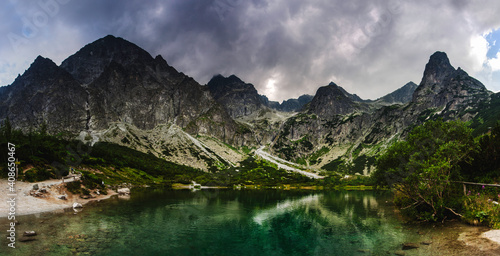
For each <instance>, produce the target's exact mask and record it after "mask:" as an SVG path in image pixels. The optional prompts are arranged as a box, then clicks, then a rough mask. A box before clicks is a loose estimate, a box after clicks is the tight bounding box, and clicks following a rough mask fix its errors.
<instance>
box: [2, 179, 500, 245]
mask: <svg viewBox="0 0 500 256" xmlns="http://www.w3.org/2000/svg"><path fill="white" fill-rule="evenodd" d="M61 183H62V182H61V180H46V181H43V182H33V183H30V182H23V181H18V182H16V184H15V188H16V192H17V196H16V197H15V198H16V213H15V216H25V215H32V214H40V213H47V212H58V211H64V210H65V209H67V208H72V207H73V203H80V204H82V205H85V204H87V203H89V202H93V201H100V200H105V199H109V198H111V197H112V196H114V195H118V193H117V192H115V191H113V190H110V189H108V194H107V195H102V194H101V195H98V196H96V197H95V198H89V199H82V198H80V197H79V195H73V194H70V193H67V192H66V191H64V193H66V194H67V195H68V199H67V200H61V199H57V196H58V193H57V192H58V190H59V191H61V189H60V185H61ZM35 184H38V185H39V187H40V188H42V187H43V188H47V190H48V191H49V193H47V197H46V198H37V197H33V196H31V195H30V190H32V188H33V185H35ZM177 185H179V184H177ZM8 188H9V185H8V181H7V180H4V179H0V202H1V203H0V220H6V219H7V217H8V214H9V209H8V208H9V205H8V203H7V200H8V199H9V196H8ZM201 188H202V189H227V188H228V187H210V186H206V187H205V186H202V187H201ZM172 189H189V186H174V187H173V188H172ZM485 229H487V230H486V231H483V232H481V233H475V234H474V235H472V236H469V237H468V238H467V239H465V240H463V239H462V238H459V239H457V241H458V240H462V241H463V242H465V243H466V244H467V245H468V246H476V247H477V246H479V247H483V246H484V245H483V243H481V242H480V240H482V239H485V240H487V241H489V242H490V243H493V244H495V245H497V246H494V247H498V248H500V230H498V229H489V228H486V227H485ZM483 249H484V248H483ZM489 249H491V247H490V248H489Z"/></svg>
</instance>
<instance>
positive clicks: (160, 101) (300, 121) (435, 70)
mask: <svg viewBox="0 0 500 256" xmlns="http://www.w3.org/2000/svg"><path fill="white" fill-rule="evenodd" d="M490 95H491V92H489V91H487V90H486V88H485V87H484V86H483V85H482V84H481V83H480V82H479V81H477V80H475V79H474V78H472V77H470V76H469V75H468V74H467V73H466V72H465V71H463V70H462V69H460V68H458V69H455V68H454V67H453V66H452V65H451V64H450V62H449V60H448V58H447V56H446V54H445V53H442V52H436V53H435V54H433V55H432V56H431V57H430V59H429V62H428V63H427V65H426V67H425V71H424V74H423V77H422V81H421V82H420V84H419V85H418V86H417V85H416V84H414V83H412V82H410V83H408V84H406V85H405V86H403V87H402V88H400V89H398V90H396V91H394V92H393V93H390V94H388V95H386V96H384V97H382V98H379V99H377V100H374V101H373V100H363V99H361V98H360V97H359V96H357V95H355V94H350V93H348V92H347V91H346V90H344V89H343V88H342V87H340V86H338V85H337V84H335V83H333V82H332V83H330V84H328V85H327V86H323V87H320V88H319V89H318V90H317V92H316V94H315V95H314V96H310V95H303V96H301V97H299V98H298V99H290V100H286V101H284V102H282V103H281V104H280V103H278V102H273V101H269V100H268V99H267V97H265V96H263V95H259V94H258V92H257V90H256V89H255V87H254V86H253V85H252V84H249V83H245V82H243V81H242V80H241V79H239V78H238V77H236V76H234V75H232V76H229V77H223V76H221V75H217V76H214V77H213V78H212V80H211V81H210V82H209V83H208V84H207V85H206V86H202V85H200V84H199V83H198V82H196V81H195V80H194V79H192V78H190V77H188V76H186V75H185V74H183V73H180V72H178V71H177V70H175V68H173V67H171V66H170V65H168V63H167V62H166V61H165V60H164V59H163V58H162V57H161V56H157V57H156V58H153V57H152V56H151V55H150V54H149V53H147V52H146V51H145V50H143V49H141V48H140V47H138V46H137V45H135V44H133V43H131V42H128V41H126V40H124V39H122V38H116V37H114V36H106V37H104V38H101V39H99V40H97V41H95V42H93V43H90V44H88V45H86V46H84V47H83V48H82V49H81V50H79V51H78V52H76V53H75V54H73V55H72V56H70V57H68V58H67V59H66V60H64V61H63V62H62V64H61V65H60V66H57V65H56V64H55V63H54V62H52V61H51V60H50V59H47V58H43V57H40V56H39V57H38V58H36V60H35V61H34V62H33V64H32V65H31V66H30V67H29V69H28V70H26V72H25V73H24V74H22V75H20V76H18V77H17V78H16V80H15V81H14V82H13V83H12V84H11V85H9V86H7V87H4V88H0V120H5V119H6V118H7V117H8V118H9V119H10V121H11V123H12V124H13V126H14V128H18V129H21V130H23V131H25V132H28V131H33V130H37V129H40V127H45V128H46V130H47V132H49V133H51V134H65V135H66V136H67V138H75V137H78V138H79V139H81V140H83V141H86V142H92V143H95V142H97V141H109V142H114V143H118V144H121V145H125V146H128V147H131V148H134V149H138V150H140V151H143V152H150V153H152V154H154V155H156V156H158V157H162V158H166V159H169V160H172V161H175V162H178V163H182V164H188V165H191V166H195V167H196V168H201V169H208V168H209V167H210V166H219V167H220V166H230V165H233V164H234V163H237V162H238V161H240V160H241V159H243V158H244V157H245V153H244V152H243V151H242V150H239V148H240V147H241V146H249V147H255V148H258V147H260V146H261V145H267V144H270V145H271V153H273V154H277V155H278V156H280V157H282V158H285V159H287V160H291V161H301V162H302V164H305V165H306V166H310V167H312V168H313V169H320V168H323V169H335V168H336V166H337V165H338V164H333V165H332V163H344V165H346V164H347V165H351V166H355V167H356V168H354V169H356V170H358V171H359V172H360V173H361V172H363V173H364V174H368V173H369V171H370V170H371V169H370V168H369V167H370V165H371V164H373V157H374V156H375V155H376V154H378V153H379V152H380V151H381V150H383V149H384V147H385V146H386V145H387V144H389V143H391V142H392V141H394V140H395V139H397V138H401V137H404V136H405V135H406V134H407V133H408V131H409V129H410V127H412V126H414V125H417V124H420V123H422V122H424V121H425V120H427V119H429V118H433V117H436V116H440V117H443V118H444V119H445V120H450V119H457V118H458V119H462V120H471V119H472V118H473V117H474V116H475V115H476V114H477V112H478V111H480V107H479V106H480V105H481V104H483V103H486V102H488V101H489V100H490ZM295 112H297V113H296V114H295ZM290 113H293V114H290ZM228 145H231V146H232V147H234V148H236V150H234V148H229V147H228ZM235 152H236V153H235ZM357 159H358V160H357ZM359 159H361V160H359ZM351 169H352V168H351Z"/></svg>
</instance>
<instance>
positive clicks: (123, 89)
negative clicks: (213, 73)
mask: <svg viewBox="0 0 500 256" xmlns="http://www.w3.org/2000/svg"><path fill="white" fill-rule="evenodd" d="M2 91H3V93H2V94H1V95H0V97H1V99H2V101H1V103H0V120H2V119H4V118H6V117H7V116H8V117H9V118H10V120H11V122H12V124H13V125H14V127H16V128H21V129H23V130H25V131H28V130H30V129H31V130H38V129H39V126H40V125H41V124H42V123H45V124H47V128H48V131H49V132H50V133H58V132H65V133H69V134H70V136H73V137H74V136H76V135H79V137H80V138H81V139H85V138H87V139H90V138H91V139H90V140H92V141H93V142H95V141H97V140H108V141H115V140H116V141H117V142H118V143H120V142H121V141H122V140H123V141H125V142H126V141H128V139H126V138H125V137H120V134H119V133H116V136H118V137H117V138H113V137H112V136H110V134H109V133H106V131H107V130H108V129H110V127H112V126H116V124H123V125H124V126H122V127H133V128H131V129H133V130H135V129H138V130H142V131H151V130H154V129H156V127H158V126H161V125H176V126H178V127H180V128H181V129H184V130H185V131H186V132H188V133H190V134H198V135H206V136H210V137H213V138H215V139H217V140H220V141H222V142H225V143H230V144H232V143H241V142H242V141H252V138H251V136H249V135H248V134H244V133H241V132H239V130H238V127H239V126H238V125H237V124H236V123H235V122H234V120H233V119H232V118H231V117H230V116H229V114H228V113H227V111H226V110H225V109H224V108H223V107H221V106H220V105H219V104H218V103H217V102H216V101H215V100H214V99H213V98H212V96H211V94H210V92H209V91H208V88H206V87H204V86H201V85H200V84H198V83H197V82H196V81H195V80H193V79H192V78H190V77H188V76H186V75H184V74H182V73H179V72H177V71H176V70H175V69H174V68H173V67H171V66H169V65H168V64H167V62H166V61H165V60H164V59H163V58H162V57H161V56H158V57H156V58H153V57H151V55H149V53H147V52H146V51H144V50H143V49H141V48H139V47H138V46H136V45H135V44H132V43H130V42H128V41H126V40H124V39H122V38H116V37H114V36H106V37H104V38H102V39H99V40H97V41H95V42H93V43H91V44H88V45H86V46H85V47H83V48H82V49H81V50H79V51H78V52H77V53H75V54H74V55H72V56H70V57H69V58H67V59H66V60H64V61H63V63H62V64H61V66H60V67H58V66H57V65H55V64H54V63H53V62H52V61H50V60H48V59H44V58H42V57H39V58H37V59H36V60H35V62H34V63H33V64H32V65H31V67H30V68H29V69H28V70H27V71H26V72H25V74H23V75H22V76H20V77H18V79H16V81H15V82H14V83H13V84H12V85H10V86H8V87H7V88H6V89H3V90H2ZM103 134H107V135H106V136H103ZM149 139H150V138H149V137H148V136H144V140H145V141H142V142H138V143H137V144H138V145H139V144H140V145H146V144H148V143H147V140H149ZM125 142H123V143H120V144H123V145H126V144H127V143H125ZM167 144H168V143H167ZM137 148H139V149H141V150H143V151H147V150H152V149H153V148H148V147H146V146H141V147H137ZM160 155H161V154H160Z"/></svg>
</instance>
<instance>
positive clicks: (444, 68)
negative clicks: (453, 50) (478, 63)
mask: <svg viewBox="0 0 500 256" xmlns="http://www.w3.org/2000/svg"><path fill="white" fill-rule="evenodd" d="M454 71H455V68H454V67H453V66H452V65H451V64H450V60H449V59H448V56H447V55H446V53H444V52H435V53H434V54H432V55H431V57H430V58H429V62H428V63H427V64H426V65H425V71H424V79H426V80H427V82H433V83H439V82H441V81H442V80H443V79H444V78H446V76H448V75H450V74H451V73H453V72H454Z"/></svg>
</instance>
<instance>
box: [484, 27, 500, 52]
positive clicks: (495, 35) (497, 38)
mask: <svg viewBox="0 0 500 256" xmlns="http://www.w3.org/2000/svg"><path fill="white" fill-rule="evenodd" d="M484 38H485V39H486V41H488V46H489V49H488V52H487V53H486V56H487V57H488V59H492V58H495V57H496V56H497V54H498V52H499V50H500V29H496V30H494V31H492V32H491V33H489V34H487V35H486V36H485V37H484Z"/></svg>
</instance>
